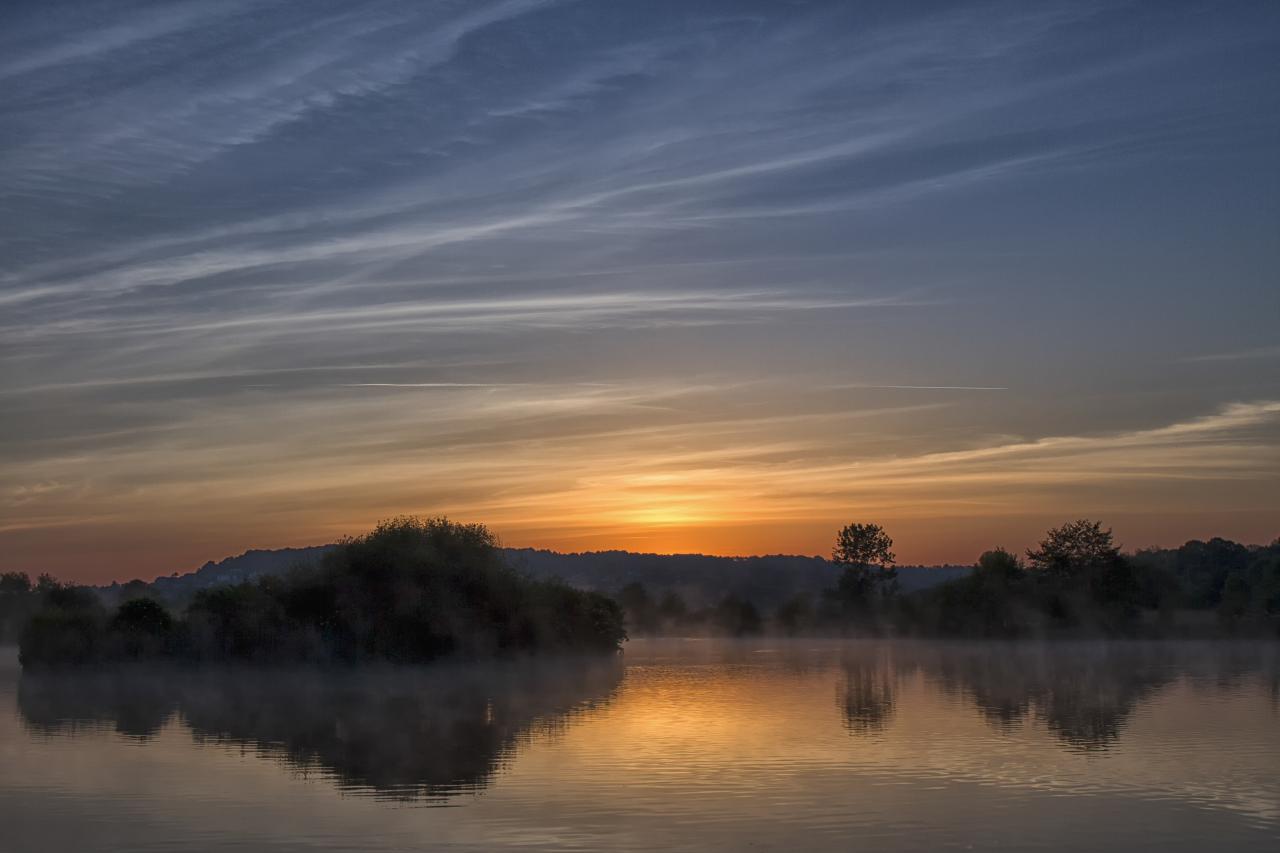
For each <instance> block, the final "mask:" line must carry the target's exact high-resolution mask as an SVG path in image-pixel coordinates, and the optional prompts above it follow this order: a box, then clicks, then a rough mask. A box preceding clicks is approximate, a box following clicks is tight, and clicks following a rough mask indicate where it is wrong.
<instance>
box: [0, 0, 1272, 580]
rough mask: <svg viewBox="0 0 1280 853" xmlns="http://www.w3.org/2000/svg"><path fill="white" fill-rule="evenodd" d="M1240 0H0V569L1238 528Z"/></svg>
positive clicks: (973, 546) (1267, 318) (1245, 11)
mask: <svg viewBox="0 0 1280 853" xmlns="http://www.w3.org/2000/svg"><path fill="white" fill-rule="evenodd" d="M1278 55H1280V4H1276V3H1274V2H1255V3H1250V2H1238V3H1230V4H1215V5H1213V6H1210V4H1204V3H1179V2H1150V3H1142V2H1130V3H1090V2H1064V3H1061V4H1056V5H1055V4H1052V3H1035V4H1027V3H969V4H963V5H960V4H942V3H910V4H903V3H890V2H876V3H870V2H852V0H851V2H830V3H819V2H813V3H807V2H762V3H752V2H747V0H732V2H713V0H708V2H672V3H663V2H657V1H656V0H643V1H642V0H633V1H629V2H586V0H581V1H580V2H554V0H505V2H480V0H474V2H473V0H468V1H467V2H436V3H427V2H352V0H341V2H337V0H332V2H329V1H328V0H317V1H316V2H266V0H262V1H261V2H258V1H257V0H218V2H212V0H210V2H168V1H167V0H166V2H154V3H136V2H116V3H111V4H104V3H82V2H71V1H70V0H67V1H66V2H54V3H48V2H40V3H36V2H12V0H11V2H7V3H5V4H3V7H2V8H0V258H2V259H3V261H2V262H0V570H23V571H29V572H41V571H48V572H51V573H53V574H55V575H58V576H59V577H63V578H67V579H73V580H81V581H92V582H102V581H106V580H110V579H128V578H131V577H144V578H150V577H153V576H155V575H157V574H169V573H171V572H174V571H187V570H190V569H192V568H194V567H196V566H198V565H200V564H201V563H203V562H204V561H205V560H208V559H218V558H221V557H223V556H226V555H229V554H234V553H239V552H241V551H243V550H245V549H246V548H250V547H279V546H286V545H305V544H315V543H319V542H328V541H333V540H334V539H336V538H338V537H340V536H343V535H347V534H359V533H361V532H363V531H364V530H367V529H368V528H370V527H371V526H372V525H373V524H374V523H376V522H377V521H378V520H379V519H383V518H387V517H390V516H394V515H398V514H404V513H412V514H424V515H437V514H446V515H448V516H450V517H451V518H455V519H458V520H464V521H480V522H485V523H487V524H489V525H490V526H491V527H492V528H493V529H494V531H495V532H496V533H497V534H498V535H499V536H500V538H501V540H502V541H503V542H504V543H505V544H508V545H514V546H538V547H548V548H555V549H558V550H568V551H583V550H599V549H608V548H627V549H631V550H641V551H656V552H674V551H681V552H684V551H698V552H704V553H715V554H753V553H803V554H822V553H828V552H829V550H830V545H831V542H832V540H833V539H834V534H835V531H836V530H837V529H838V528H839V527H840V526H841V525H843V524H845V523H848V522H850V521H875V522H879V523H881V524H883V525H884V526H885V527H886V528H887V530H888V532H889V533H890V535H892V536H893V538H894V539H895V541H896V547H895V551H896V552H897V554H898V557H899V561H900V562H907V563H944V562H950V563H968V562H972V561H973V560H974V559H975V558H976V556H977V555H978V554H979V553H980V552H981V551H983V550H985V549H987V548H990V547H994V546H997V545H1002V546H1005V547H1009V548H1015V549H1020V548H1024V547H1026V546H1028V545H1030V544H1032V543H1033V542H1034V541H1035V539H1036V537H1037V535H1038V534H1039V533H1040V532H1042V531H1043V530H1044V529H1046V528H1047V527H1049V526H1051V525H1055V524H1059V523H1062V522H1064V521H1067V520H1070V519H1073V518H1077V517H1094V518H1100V519H1102V520H1103V521H1104V522H1106V523H1107V524H1109V525H1111V526H1112V527H1114V529H1115V532H1116V535H1117V538H1118V540H1119V541H1120V542H1121V543H1122V544H1124V545H1125V546H1126V547H1128V548H1137V547H1145V546H1151V545H1176V544H1180V543H1181V542H1183V541H1185V540H1187V539H1191V538H1208V537H1210V536H1213V535H1221V536H1226V537H1229V538H1234V539H1237V540H1242V541H1246V542H1268V541H1271V540H1272V539H1274V538H1275V537H1276V536H1280V286H1278V285H1280V163H1278V160H1277V156H1276V155H1277V151H1280V62H1277V61H1276V57H1277V56H1278Z"/></svg>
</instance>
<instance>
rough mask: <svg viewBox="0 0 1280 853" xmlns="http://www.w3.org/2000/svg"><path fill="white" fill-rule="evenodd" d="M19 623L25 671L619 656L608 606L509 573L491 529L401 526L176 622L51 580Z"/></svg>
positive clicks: (225, 595)
mask: <svg viewBox="0 0 1280 853" xmlns="http://www.w3.org/2000/svg"><path fill="white" fill-rule="evenodd" d="M42 583H43V585H44V588H43V589H40V588H39V587H40V585H39V584H38V585H37V590H36V591H37V592H38V593H39V596H40V602H39V606H38V609H37V610H36V611H35V612H34V613H33V614H31V615H30V617H29V619H28V620H27V621H26V625H25V627H24V628H23V629H22V632H21V638H20V642H19V655H20V658H21V661H22V665H23V666H24V667H28V668H41V667H52V666H61V665H85V664H95V663H102V662H109V661H122V660H156V659H165V658H169V659H180V660H188V661H253V662H281V663H284V662H320V663H331V662H334V663H342V662H351V663H358V662H363V661H390V662H397V663H418V662H423V661H430V660H435V659H437V658H441V657H445V656H453V657H465V658H480V657H494V656H500V655H509V654H515V653H520V652H535V651H568V652H586V651H592V652H595V651H603V652H616V651H617V649H618V648H619V644H620V643H621V642H622V641H623V640H624V639H625V638H626V632H625V631H624V629H623V617H622V611H621V610H620V609H619V607H618V605H617V604H616V603H615V602H614V601H613V599H611V598H609V597H607V596H604V595H601V594H599V593H595V592H588V591H584V590H580V589H575V588H573V587H571V586H569V585H567V584H564V583H560V582H557V581H549V580H534V579H531V578H528V577H525V576H523V575H521V574H519V573H518V572H516V571H514V570H512V569H511V568H510V567H508V566H507V565H506V563H505V561H504V560H503V559H502V557H501V554H500V551H499V549H498V547H497V543H496V541H495V539H494V536H493V534H492V533H490V532H489V530H488V529H487V528H485V527H484V526H483V525H479V524H457V523H454V522H451V521H449V520H447V519H443V518H434V519H425V520H424V519H417V518H399V519H395V520H392V521H388V522H384V523H383V524H381V525H379V526H378V528H377V529H376V530H374V531H373V532H372V533H370V534H368V535H366V536H362V537H359V538H355V539H348V540H346V541H343V542H341V543H340V544H339V545H338V547H336V548H334V549H332V550H331V551H329V552H328V553H326V554H325V556H324V557H323V559H322V560H321V561H320V562H319V564H318V565H315V566H300V567H297V568H295V569H294V570H292V571H290V572H288V573H286V574H284V575H282V576H273V577H265V578H262V579H260V580H258V581H257V582H256V583H241V584H234V585H226V586H219V587H214V588H211V589H207V590H202V591H200V592H198V593H197V594H196V595H195V596H194V597H193V598H192V600H191V602H190V603H189V605H188V606H187V608H186V611H185V613H184V614H182V615H181V616H175V615H174V614H172V613H170V611H169V609H168V608H167V607H166V606H165V605H164V604H162V603H161V602H159V601H157V600H156V599H155V598H152V597H148V596H141V597H137V598H132V599H130V600H127V601H125V602H123V603H121V604H120V605H119V607H117V608H116V610H115V612H114V613H108V612H107V610H106V608H105V607H104V606H103V604H102V602H101V601H100V599H99V597H98V596H97V595H96V594H94V593H93V592H92V591H91V590H89V589H87V588H84V587H74V586H63V585H61V584H57V583H53V582H51V581H49V580H47V579H43V580H42Z"/></svg>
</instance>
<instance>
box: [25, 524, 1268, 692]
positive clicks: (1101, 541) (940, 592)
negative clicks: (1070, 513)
mask: <svg viewBox="0 0 1280 853" xmlns="http://www.w3.org/2000/svg"><path fill="white" fill-rule="evenodd" d="M892 548H893V540H892V539H891V538H890V537H889V535H888V534H887V533H886V532H885V530H884V529H883V528H882V527H880V526H879V525H877V524H850V525H848V526H846V527H845V528H843V529H842V530H840V531H839V533H838V535H837V537H836V543H835V547H834V548H833V552H832V556H831V559H830V560H829V561H823V560H818V559H817V558H812V559H811V560H810V559H809V558H777V559H781V560H784V561H787V560H790V561H799V562H794V563H793V562H784V563H783V564H782V567H781V568H780V569H776V570H771V571H772V572H773V574H771V575H770V576H769V577H768V578H766V579H765V580H767V581H768V582H761V579H760V578H759V577H755V578H754V579H753V578H752V577H747V576H746V575H747V574H748V573H751V572H757V573H758V571H760V570H761V565H762V564H761V561H763V560H766V559H768V558H750V559H744V560H737V561H735V560H726V559H723V558H708V557H700V556H694V557H691V556H689V555H674V556H670V557H660V556H658V555H647V556H645V557H644V559H645V563H644V565H648V566H649V567H650V568H651V569H654V565H653V561H654V560H665V561H668V562H670V563H671V564H672V566H673V567H674V568H673V570H671V571H658V570H651V571H650V572H649V573H648V574H647V575H644V574H641V575H639V576H637V574H635V573H633V574H631V576H630V579H628V580H627V581H625V582H623V583H620V584H619V583H618V582H617V577H618V576H617V574H616V573H614V572H613V571H612V569H611V565H610V563H611V561H614V562H616V560H617V557H618V555H617V554H616V553H604V554H597V555H590V554H586V555H572V557H573V559H574V560H575V561H578V562H581V561H586V562H587V563H589V564H590V563H592V562H593V561H594V566H592V565H588V566H587V569H588V570H589V571H588V572H587V573H585V574H584V573H579V574H577V575H575V576H574V577H573V578H572V580H573V581H574V582H573V583H572V584H571V583H568V582H565V581H562V580H559V579H558V578H556V577H555V576H552V575H545V574H544V575H541V576H535V575H533V574H530V573H527V572H525V571H521V570H517V569H516V568H513V567H512V559H511V554H510V552H504V551H503V550H502V549H501V548H499V547H498V546H497V543H496V540H495V538H494V536H493V535H492V534H491V533H490V532H489V531H488V530H487V529H486V528H485V527H484V526H482V525H470V524H457V523H454V522H450V521H448V520H446V519H427V520H421V519H416V518H399V519H395V520H393V521H389V522H385V523H383V524H381V525H380V526H379V527H378V528H377V529H376V530H374V531H373V532H372V533H370V534H368V535H367V536H363V537H360V538H356V539H348V540H345V541H343V542H341V543H339V544H338V545H336V546H333V547H325V548H317V549H314V551H316V552H318V556H317V557H316V561H315V562H313V563H311V564H306V565H297V566H295V567H294V568H292V569H291V570H289V571H284V572H271V573H264V574H262V575H260V576H258V577H256V578H254V579H252V580H243V581H240V582H236V583H218V584H214V585H210V586H207V587H203V588H199V589H196V590H195V591H193V592H190V593H188V594H186V595H185V596H184V597H182V598H174V597H172V596H166V594H165V593H164V587H163V585H161V584H159V583H156V584H147V583H145V582H143V581H140V580H139V581H131V582H129V583H128V584H124V585H118V584H117V585H113V586H112V587H109V588H91V587H79V586H72V585H63V584H60V583H58V582H56V581H54V580H53V579H52V578H50V577H49V576H47V575H42V576H41V577H40V578H39V579H38V581H37V582H36V583H35V584H32V583H31V581H30V579H29V578H28V577H27V576H26V575H25V574H20V573H8V574H4V575H0V640H4V639H6V635H7V637H8V638H9V639H12V638H13V637H14V636H15V635H16V636H18V638H19V650H20V656H21V660H22V663H23V665H24V666H26V667H29V668H41V667H55V666H63V665H76V664H96V663H103V662H111V661H129V660H156V659H171V660H176V661H184V662H185V661H193V662H201V661H207V662H217V661H250V662H277V663H286V662H321V663H359V662H364V661H390V662H403V663H417V662H423V661H429V660H435V659H439V658H444V657H462V658H470V659H476V658H484V657H501V656H509V655H512V654H517V653H523V652H538V651H556V652H578V651H602V652H613V651H616V650H617V649H619V648H620V645H621V643H622V642H623V641H624V640H625V639H626V638H627V637H628V634H630V635H631V636H644V635H655V634H667V635H681V636H691V635H704V636H705V635H727V636H744V635H752V634H761V633H765V632H774V633H777V634H782V635H831V636H873V637H876V636H897V637H907V636H917V637H939V636H941V637H968V638H990V639H1020V638H1036V639H1053V638H1079V637H1113V638H1160V637H1177V638H1185V637H1251V638H1262V637H1271V638H1278V637H1280V540H1277V541H1276V542H1273V543H1271V544H1270V545H1265V546H1263V545H1254V546H1246V545H1241V544H1239V543H1236V542H1230V541H1228V540H1225V539H1211V540H1209V541H1207V542H1202V541H1199V540H1193V541H1191V542H1188V543H1186V544H1185V545H1182V546H1181V547H1179V548H1171V549H1148V550H1140V551H1137V552H1133V553H1125V552H1123V551H1122V550H1121V549H1120V547H1119V546H1118V545H1117V544H1116V543H1115V541H1114V538H1113V536H1112V533H1111V531H1110V530H1109V529H1107V528H1104V527H1103V526H1102V524H1101V523H1100V522H1097V521H1091V520H1079V521H1073V522H1070V523H1068V524H1065V525H1063V526H1061V527H1058V528H1055V529H1053V530H1050V531H1048V533H1047V534H1046V535H1045V537H1044V539H1043V540H1042V541H1041V542H1040V543H1039V544H1038V545H1037V546H1036V547H1035V548H1031V549H1029V550H1028V551H1027V552H1026V554H1025V556H1019V555H1017V554H1014V553H1012V552H1009V551H1006V550H1004V549H1002V548H997V549H994V550H991V551H987V552H985V553H984V554H982V555H981V556H980V557H979V558H978V561H977V563H976V564H975V565H974V566H972V567H970V568H968V569H963V568H956V567H949V568H946V569H935V570H929V569H912V571H913V574H912V577H913V578H914V579H915V582H917V583H918V581H919V580H920V577H921V574H922V573H925V574H929V573H932V574H933V575H935V576H936V581H934V582H932V583H929V584H927V585H925V586H915V587H914V588H910V589H903V588H901V587H900V585H899V573H898V571H897V568H896V567H895V557H894V554H893V551H892ZM716 560H719V561H720V562H719V563H716V562H714V561H716ZM708 561H712V563H710V564H709V563H708ZM806 561H808V562H806ZM812 561H816V563H817V568H818V570H819V571H820V572H821V575H822V578H821V581H820V585H818V586H805V583H806V582H807V581H806V578H809V579H812V572H809V571H808V569H811V568H814V566H810V565H809V564H808V563H809V562H812ZM721 563H723V564H724V565H721ZM624 564H625V561H624ZM709 565H710V566H711V568H708V566H709ZM802 569H803V570H802ZM188 577H190V576H188ZM664 579H665V580H666V581H667V583H665V584H664V583H662V582H661V581H663V580H664ZM788 579H789V580H790V581H791V583H792V586H791V588H790V589H789V590H788V589H787V587H786V583H785V581H786V580H788ZM646 580H648V581H649V582H650V583H649V584H647V583H646V582H645V581H646ZM673 581H674V583H675V584H678V586H677V585H673V583H672V582H673ZM650 584H652V586H651V585H650ZM602 589H612V590H614V596H613V597H611V596H609V595H606V594H604V593H603V592H601V591H600V590H602ZM767 596H771V598H770V597H767Z"/></svg>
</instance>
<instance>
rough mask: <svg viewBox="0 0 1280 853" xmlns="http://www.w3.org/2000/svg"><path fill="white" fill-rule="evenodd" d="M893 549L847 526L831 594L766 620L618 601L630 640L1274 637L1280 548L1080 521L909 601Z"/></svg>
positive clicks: (634, 587) (1279, 609)
mask: <svg viewBox="0 0 1280 853" xmlns="http://www.w3.org/2000/svg"><path fill="white" fill-rule="evenodd" d="M892 544H893V543H892V540H891V539H889V537H888V536H887V535H886V534H885V533H884V531H883V530H882V529H881V528H880V527H879V526H877V525H874V524H868V525H849V526H848V527H846V528H845V529H844V530H843V531H841V533H840V537H839V539H838V541H837V544H836V548H835V550H834V552H833V556H832V562H833V564H834V565H835V567H836V571H835V572H833V573H832V577H831V584H830V586H829V587H828V588H827V589H826V590H824V591H822V592H821V593H820V594H818V595H816V596H813V595H805V594H797V595H795V596H793V597H791V598H789V599H787V600H786V601H784V602H782V603H781V604H779V605H777V606H776V607H775V608H773V609H772V610H770V611H766V610H765V609H764V608H762V607H760V606H758V605H757V604H756V603H754V602H752V601H750V600H748V599H743V598H741V597H740V596H737V595H734V594H730V595H726V596H725V597H724V598H723V599H722V600H721V601H720V602H719V603H718V604H717V605H714V606H710V607H700V608H692V607H689V606H688V605H687V604H686V603H685V601H684V599H683V598H682V597H681V596H680V595H679V594H678V593H674V592H671V591H668V592H665V593H663V594H662V595H653V594H651V593H650V591H649V590H648V588H647V587H646V586H645V585H644V584H642V583H635V582H633V583H631V584H628V585H627V586H625V587H623V588H622V589H621V590H619V591H618V593H617V597H618V600H619V603H620V604H621V605H622V607H623V609H624V611H625V612H626V616H627V626H628V628H629V630H630V631H631V632H632V633H636V634H663V633H708V634H725V633H727V634H735V635H737V634H753V633H761V632H765V631H776V632H780V633H785V634H803V633H814V634H830V633H836V634H860V635H889V634H893V635H899V636H902V635H907V636H912V635H919V636H967V637H1028V636H1119V637H1123V636H1185V635H1189V634H1194V635H1199V636H1235V635H1247V636H1280V541H1277V542H1273V543H1272V544H1271V545H1268V546H1252V547H1250V546H1245V545H1240V544H1238V543H1235V542H1230V541H1227V540H1225V539H1211V540H1209V541H1208V542H1201V541H1191V542H1188V543H1186V544H1185V545H1183V546H1181V547H1180V548H1169V549H1149V550H1142V551H1138V552H1136V553H1132V554H1125V553H1122V552H1121V551H1120V549H1119V548H1118V547H1117V546H1116V545H1115V543H1114V541H1113V538H1112V535H1111V531H1110V530H1106V529H1104V528H1103V527H1102V525H1101V524H1100V523H1099V522H1096V521H1087V520H1082V521H1076V522H1072V523H1070V524H1066V525H1064V526H1062V527H1060V528H1056V529H1054V530H1051V531H1049V532H1048V533H1047V535H1046V537H1045V539H1044V540H1043V541H1042V542H1040V544H1039V545H1038V546H1037V547H1036V548H1033V549H1030V550H1029V551H1028V552H1027V554H1026V555H1025V557H1022V556H1018V555H1016V554H1013V553H1010V552H1008V551H1005V550H1004V549H995V550H992V551H988V552H986V553H984V554H983V555H982V556H981V557H980V558H979V559H978V561H977V564H976V565H975V566H974V567H973V568H972V569H971V570H970V571H969V572H968V573H966V574H965V575H963V576H962V577H959V578H955V579H953V580H949V581H946V582H944V583H941V584H937V585H935V586H931V587H928V588H925V589H917V590H913V591H910V592H906V591H903V590H901V589H900V588H899V585H898V581H897V574H896V570H895V569H894V566H893V563H894V557H893V553H892V551H891V550H890V548H891V547H892Z"/></svg>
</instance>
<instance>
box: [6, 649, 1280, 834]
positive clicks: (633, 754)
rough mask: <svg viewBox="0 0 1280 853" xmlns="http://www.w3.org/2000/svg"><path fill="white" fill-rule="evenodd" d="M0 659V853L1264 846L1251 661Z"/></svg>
mask: <svg viewBox="0 0 1280 853" xmlns="http://www.w3.org/2000/svg"><path fill="white" fill-rule="evenodd" d="M3 655H4V657H3V660H2V661H0V764H2V766H3V768H4V769H3V772H0V821H2V822H3V827H4V829H5V832H4V833H3V838H4V839H5V840H4V843H3V844H2V845H0V848H3V849H4V850H5V851H10V850H12V851H15V852H17V851H23V852H24V853H25V851H35V850H50V849H76V850H152V849H154V850H159V849H164V850H233V849H255V850H258V849H260V850H325V851H344V850H352V851H354V850H379V851H381V850H408V849H424V848H427V849H456V850H477V851H479V850H502V849H521V850H553V849H554V850H560V849H580V850H599V849H627V850H643V849H655V848H662V849H680V850H707V849H719V850H741V849H766V850H770V849H788V850H795V849H806V850H810V849H811V850H848V849H856V848H859V847H862V848H866V849H889V850H936V849H948V848H953V847H958V848H962V849H963V848H968V847H973V848H974V849H984V848H1005V849H1029V848H1034V849H1046V850H1085V849H1152V850H1154V849H1160V850H1206V849H1215V850H1262V849H1275V845H1276V844H1277V843H1280V779H1278V778H1277V777H1278V774H1277V773H1276V770H1277V769H1278V768H1280V655H1278V654H1277V649H1276V648H1275V647H1274V646H1271V645H1261V646H1253V647H1250V646H1245V645H1234V644H1225V643H1217V644H1211V643H1109V644H1103V643H1096V644H1091V643H1054V644H1044V645H1034V644H1033V645H1020V646H1013V645H1004V644H995V643H973V644H967V643H946V644H944V643H932V642H903V641H894V642H879V641H836V640H810V639H798V640H789V641H785V640H737V641H730V640H699V641H681V640H653V641H634V642H632V643H629V644H628V646H627V648H626V651H625V653H624V654H623V655H622V656H621V657H620V658H619V659H608V660H604V661H601V660H599V659H596V660H557V661H548V660H532V661H515V662H508V663H499V664H486V665H482V666H455V665H447V666H432V667H414V668H408V667H383V668H374V669H369V670H365V669H361V670H317V669H266V668H258V669H247V670H246V669H210V670H204V671H191V670H177V669H146V670H143V669H138V670H124V671H121V672H115V673H103V674H101V675H85V674H83V673H80V674H77V675H75V676H59V675H56V674H50V675H32V674H23V673H22V672H21V671H20V669H19V668H18V666H17V663H16V660H15V659H14V656H13V654H12V651H11V650H8V649H6V650H3Z"/></svg>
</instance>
